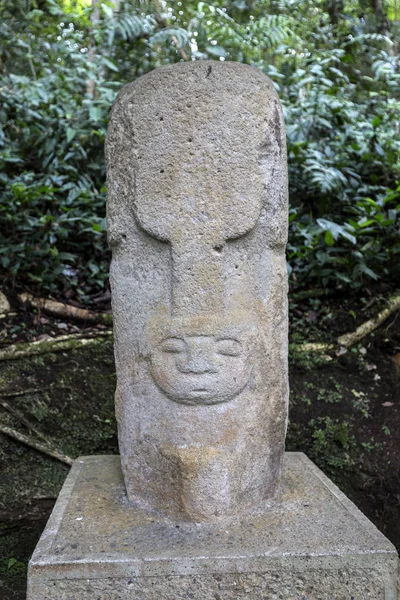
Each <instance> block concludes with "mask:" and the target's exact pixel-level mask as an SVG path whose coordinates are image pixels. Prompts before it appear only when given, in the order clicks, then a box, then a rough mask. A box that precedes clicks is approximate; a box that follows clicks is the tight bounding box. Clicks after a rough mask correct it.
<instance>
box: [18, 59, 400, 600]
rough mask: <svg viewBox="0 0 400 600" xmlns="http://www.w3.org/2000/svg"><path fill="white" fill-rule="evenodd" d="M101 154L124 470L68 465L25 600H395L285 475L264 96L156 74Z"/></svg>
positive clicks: (374, 558) (102, 459) (378, 564)
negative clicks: (105, 178)
mask: <svg viewBox="0 0 400 600" xmlns="http://www.w3.org/2000/svg"><path fill="white" fill-rule="evenodd" d="M106 153H107V172H108V228H109V236H110V245H111V247H112V253H113V258H112V265H111V274H110V277H111V287H112V303H113V314H114V324H115V357H116V367H117V391H116V412H117V419H118V428H119V443H120V450H121V460H120V457H119V456H86V457H80V458H77V459H76V460H75V461H74V464H73V467H72V469H71V472H70V474H69V475H68V478H67V481H66V483H65V485H64V487H63V489H62V491H61V493H60V496H59V499H58V501H57V503H56V506H55V508H54V511H53V513H52V515H51V517H50V519H49V523H48V525H47V527H46V530H45V532H44V533H43V535H42V537H41V540H40V541H39V543H38V545H37V547H36V550H35V553H34V555H33V557H32V559H31V561H30V563H29V573H28V593H27V598H28V600H43V599H44V598H45V599H46V600H70V599H71V598H79V600H89V599H90V600H93V598H96V599H98V600H110V598H117V597H118V598H119V599H120V600H128V599H129V600H159V599H160V598H174V599H176V600H184V599H185V600H186V599H187V598H193V599H194V600H204V599H205V598H222V597H223V598H224V600H238V599H239V598H244V596H246V598H248V599H249V600H250V599H252V600H253V599H254V600H255V599H256V598H257V599H259V598H261V597H263V598H267V597H268V598H272V597H273V598H278V597H279V598H283V597H285V598H288V599H289V598H290V599H291V600H300V599H303V600H304V599H305V598H306V597H307V598H319V599H320V600H332V599H333V598H336V599H339V598H350V597H351V598H354V600H367V598H369V599H370V600H372V599H374V600H378V598H379V599H381V600H395V599H396V598H397V592H396V589H397V573H398V557H397V553H396V550H395V548H394V547H393V546H392V544H391V543H390V542H389V541H388V540H386V538H385V537H384V536H383V535H382V534H380V533H379V532H378V531H377V529H376V528H375V527H374V526H373V525H372V523H370V522H369V521H368V519H367V518H366V517H364V516H363V515H362V514H361V513H360V512H359V511H358V510H357V508H356V507H355V506H354V505H353V504H352V503H351V502H350V501H349V500H348V499H347V498H346V497H345V496H344V495H343V494H342V493H341V492H340V490H339V489H338V488H337V487H336V486H335V485H333V483H332V482H331V481H329V479H328V478H327V477H326V476H325V475H324V474H323V473H322V472H321V471H320V470H319V469H318V468H317V467H316V466H315V465H314V464H313V463H312V462H311V461H310V460H309V459H307V457H306V456H304V454H302V453H299V452H288V453H286V456H285V460H283V459H284V442H285V433H286V425H287V401H288V373H287V307H286V293H287V275H286V262H285V255H284V249H285V243H286V235H287V221H288V219H287V216H288V215H287V174H286V150H285V135H284V128H283V119H282V113H281V108H280V104H279V101H278V98H277V95H276V93H275V90H274V88H273V85H272V83H271V82H270V80H269V79H268V78H267V77H265V75H263V73H262V72H261V71H258V70H257V69H254V68H252V67H249V66H245V65H240V64H236V63H229V62H228V63H225V62H224V63H220V62H209V61H199V62H190V63H182V64H181V63H180V64H176V65H173V66H167V67H163V68H161V69H157V70H156V71H153V72H152V73H149V74H148V75H145V76H144V77H141V78H140V79H138V80H137V81H135V83H133V84H131V85H127V86H126V87H124V88H123V89H122V90H121V92H120V93H119V94H118V98H117V100H116V102H115V104H114V107H113V110H112V115H111V121H110V125H109V130H108V135H107V145H106ZM121 463H122V472H121ZM282 467H283V468H282ZM281 475H283V476H282V486H280V480H281ZM124 482H125V486H124ZM125 488H126V492H127V496H128V499H127V497H126V494H125ZM280 488H282V491H281V492H280ZM277 498H278V499H279V502H276V501H275V500H276V499H277Z"/></svg>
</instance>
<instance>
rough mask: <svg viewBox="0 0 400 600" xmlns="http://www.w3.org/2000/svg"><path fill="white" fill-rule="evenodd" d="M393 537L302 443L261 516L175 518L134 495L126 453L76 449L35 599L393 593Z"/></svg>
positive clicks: (33, 582)
mask: <svg viewBox="0 0 400 600" xmlns="http://www.w3.org/2000/svg"><path fill="white" fill-rule="evenodd" d="M397 562H398V561H397V554H396V551H395V549H394V547H393V546H392V544H390V542H389V541H388V540H387V539H386V538H385V537H384V536H383V535H382V534H381V533H380V532H379V531H378V530H377V529H376V528H375V527H374V525H372V523H370V522H369V521H368V519H367V518H366V517H364V515H362V514H361V513H360V511H359V510H358V509H357V508H356V507H355V506H354V505H353V504H352V503H351V502H350V501H349V500H348V499H347V498H346V497H345V496H344V495H343V494H342V493H341V492H340V491H339V490H338V488H337V487H336V486H334V485H333V484H332V482H330V481H329V479H327V478H326V477H325V476H324V475H323V474H322V473H321V471H319V469H317V468H316V467H315V465H313V463H311V461H309V460H308V459H307V458H306V457H305V456H304V455H303V454H300V453H288V454H286V460H285V466H284V472H283V482H282V497H281V502H280V503H276V504H275V505H274V506H272V507H271V509H270V510H269V511H268V512H267V513H265V514H264V515H258V516H253V517H251V516H248V515H240V516H239V517H238V518H237V519H233V520H231V521H230V522H225V523H221V522H218V523H201V524H199V523H197V524H196V523H188V522H183V523H180V524H177V523H175V522H173V521H170V520H165V519H162V518H161V517H160V516H159V515H158V514H157V513H154V512H150V511H145V510H143V509H140V508H137V507H134V506H132V504H131V503H130V502H129V501H128V500H127V498H126V492H125V486H124V482H123V477H122V473H121V468H120V461H119V457H116V456H97V457H96V456H92V457H86V458H82V459H78V460H77V461H76V462H75V464H74V466H73V468H72V470H71V473H70V475H69V476H68V479H67V481H66V483H65V485H64V488H63V490H62V492H61V494H60V496H59V499H58V501H57V504H56V507H55V509H54V511H53V514H52V516H51V517H50V520H49V523H48V525H47V528H46V530H45V531H44V533H43V535H42V538H41V540H40V542H39V544H38V546H37V549H36V551H35V554H34V556H33V557H32V560H31V563H30V567H29V585H28V600H72V599H74V600H75V599H79V600H89V599H90V600H128V599H129V600H184V599H185V600H187V599H188V598H192V599H194V600H239V599H246V600H264V599H265V600H278V599H279V600H350V599H353V600H396V598H397V596H396V574H397Z"/></svg>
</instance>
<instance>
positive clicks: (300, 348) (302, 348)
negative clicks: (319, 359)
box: [289, 342, 335, 353]
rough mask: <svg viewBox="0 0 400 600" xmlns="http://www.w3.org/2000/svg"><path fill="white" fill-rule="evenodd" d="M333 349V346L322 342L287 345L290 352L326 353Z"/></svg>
mask: <svg viewBox="0 0 400 600" xmlns="http://www.w3.org/2000/svg"><path fill="white" fill-rule="evenodd" d="M334 349H335V344H325V343H323V342H305V343H304V344H289V350H291V351H292V352H305V353H309V352H316V353H319V352H320V353H326V352H331V351H332V350H334Z"/></svg>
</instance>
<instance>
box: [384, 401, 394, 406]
mask: <svg viewBox="0 0 400 600" xmlns="http://www.w3.org/2000/svg"><path fill="white" fill-rule="evenodd" d="M393 404H394V403H393V402H383V403H382V406H393Z"/></svg>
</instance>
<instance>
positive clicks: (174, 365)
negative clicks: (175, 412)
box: [151, 335, 251, 405]
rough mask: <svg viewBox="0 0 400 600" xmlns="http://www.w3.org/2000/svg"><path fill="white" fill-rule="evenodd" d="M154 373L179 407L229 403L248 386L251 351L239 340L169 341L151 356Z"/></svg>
mask: <svg viewBox="0 0 400 600" xmlns="http://www.w3.org/2000/svg"><path fill="white" fill-rule="evenodd" d="M151 373H152V375H153V379H154V381H155V383H156V384H157V386H158V387H159V388H160V389H161V390H162V391H163V392H164V393H165V394H166V395H167V396H168V398H170V399H171V400H174V401H175V402H179V403H180V404H189V405H194V404H218V403H220V402H227V401H229V400H231V399H232V398H234V397H235V396H236V395H237V394H239V393H240V392H241V391H242V390H243V389H244V388H245V387H246V385H247V384H248V382H249V379H250V376H251V366H250V357H249V347H248V344H247V342H246V341H245V340H244V339H242V340H241V339H239V337H216V336H211V335H182V336H174V337H167V338H165V339H164V340H163V341H162V342H161V343H160V344H158V345H157V346H156V347H155V349H154V350H153V352H152V355H151Z"/></svg>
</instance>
